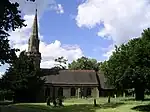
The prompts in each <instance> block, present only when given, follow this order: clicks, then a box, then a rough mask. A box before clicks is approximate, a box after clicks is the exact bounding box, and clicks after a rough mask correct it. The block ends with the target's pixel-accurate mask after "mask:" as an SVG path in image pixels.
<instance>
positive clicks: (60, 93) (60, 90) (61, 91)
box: [58, 87, 63, 96]
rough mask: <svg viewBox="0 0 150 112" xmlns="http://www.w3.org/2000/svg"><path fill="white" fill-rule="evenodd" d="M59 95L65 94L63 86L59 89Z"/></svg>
mask: <svg viewBox="0 0 150 112" xmlns="http://www.w3.org/2000/svg"><path fill="white" fill-rule="evenodd" d="M58 96H63V88H62V87H60V88H59V89H58Z"/></svg>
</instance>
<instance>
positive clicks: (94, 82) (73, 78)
mask: <svg viewBox="0 0 150 112" xmlns="http://www.w3.org/2000/svg"><path fill="white" fill-rule="evenodd" d="M39 43H40V39H39V37H38V22H37V11H36V14H35V18H34V22H33V28H32V33H31V36H30V38H29V41H28V51H27V53H26V54H27V55H28V56H29V57H31V58H32V59H34V64H35V67H36V68H37V69H41V71H42V74H41V75H42V77H41V78H45V80H46V81H45V84H44V87H43V89H41V92H40V93H38V97H37V100H38V101H43V102H44V101H45V100H46V98H47V97H60V96H61V97H64V98H71V97H72V98H75V97H76V98H81V97H95V98H96V97H100V96H107V92H108V91H109V90H112V89H111V88H109V87H108V86H107V85H106V84H105V81H106V79H105V77H104V75H103V73H98V77H97V76H96V72H95V71H94V70H60V71H59V72H58V73H57V74H56V73H55V72H54V71H53V70H52V69H44V68H40V63H41V53H40V52H39ZM99 82H100V84H99ZM99 85H100V88H101V89H100V91H99V90H98V87H99Z"/></svg>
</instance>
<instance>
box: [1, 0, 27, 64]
mask: <svg viewBox="0 0 150 112" xmlns="http://www.w3.org/2000/svg"><path fill="white" fill-rule="evenodd" d="M18 7H19V4H18V3H11V2H10V1H9V0H1V2H0V65H1V64H5V63H12V60H14V59H16V54H15V52H16V51H17V50H16V49H12V48H11V47H10V45H9V40H8V36H9V32H10V31H14V30H15V29H16V28H21V27H23V26H25V24H24V23H23V22H24V20H23V19H21V16H20V11H19V10H18Z"/></svg>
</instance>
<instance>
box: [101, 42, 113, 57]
mask: <svg viewBox="0 0 150 112" xmlns="http://www.w3.org/2000/svg"><path fill="white" fill-rule="evenodd" d="M101 50H102V51H103V52H105V53H104V54H103V56H104V57H106V60H108V59H109V57H110V56H111V55H112V52H114V51H115V48H114V45H113V44H111V45H109V46H108V48H101Z"/></svg>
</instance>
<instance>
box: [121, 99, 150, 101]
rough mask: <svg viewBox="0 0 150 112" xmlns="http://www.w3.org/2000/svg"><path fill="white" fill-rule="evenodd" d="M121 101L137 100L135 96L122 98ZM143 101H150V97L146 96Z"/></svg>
mask: <svg viewBox="0 0 150 112" xmlns="http://www.w3.org/2000/svg"><path fill="white" fill-rule="evenodd" d="M121 101H136V100H135V98H129V99H122V100H121ZM143 101H150V98H146V99H144V100H143Z"/></svg>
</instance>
